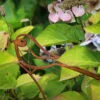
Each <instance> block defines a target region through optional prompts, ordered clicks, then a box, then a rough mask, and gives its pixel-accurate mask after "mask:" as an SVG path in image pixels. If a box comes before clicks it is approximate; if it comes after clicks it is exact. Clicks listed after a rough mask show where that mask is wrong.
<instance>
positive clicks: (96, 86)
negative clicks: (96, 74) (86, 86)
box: [90, 81, 100, 100]
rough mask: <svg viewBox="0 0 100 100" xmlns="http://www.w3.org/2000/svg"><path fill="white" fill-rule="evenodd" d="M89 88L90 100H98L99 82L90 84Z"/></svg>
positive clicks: (99, 99)
mask: <svg viewBox="0 0 100 100" xmlns="http://www.w3.org/2000/svg"><path fill="white" fill-rule="evenodd" d="M90 88H91V99H92V100H100V81H94V82H92V84H91V85H90Z"/></svg>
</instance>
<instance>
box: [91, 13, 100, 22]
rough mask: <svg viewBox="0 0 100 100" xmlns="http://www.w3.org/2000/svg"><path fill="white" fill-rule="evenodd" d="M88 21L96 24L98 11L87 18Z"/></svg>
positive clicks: (99, 19) (99, 14) (98, 15)
mask: <svg viewBox="0 0 100 100" xmlns="http://www.w3.org/2000/svg"><path fill="white" fill-rule="evenodd" d="M89 21H90V22H92V23H93V24H96V23H98V22H99V21H100V12H97V13H96V14H94V15H92V16H91V17H90V18H89Z"/></svg>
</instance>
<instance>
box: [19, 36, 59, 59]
mask: <svg viewBox="0 0 100 100" xmlns="http://www.w3.org/2000/svg"><path fill="white" fill-rule="evenodd" d="M21 36H25V37H28V38H29V39H30V40H31V41H33V42H34V43H35V44H36V45H37V46H38V47H39V48H40V49H41V50H42V51H44V52H45V54H48V55H50V56H52V57H54V58H55V59H57V58H59V56H57V55H53V54H51V53H50V52H48V51H47V50H45V49H44V48H43V47H42V46H41V45H40V44H39V43H38V42H37V41H36V39H35V38H34V37H32V36H30V35H28V34H21V35H19V36H18V37H17V39H18V38H19V37H21Z"/></svg>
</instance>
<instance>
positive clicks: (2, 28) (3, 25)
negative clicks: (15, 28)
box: [0, 18, 8, 33]
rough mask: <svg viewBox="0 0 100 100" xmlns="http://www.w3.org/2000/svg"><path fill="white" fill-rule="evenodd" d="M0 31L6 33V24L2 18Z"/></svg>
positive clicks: (0, 19)
mask: <svg viewBox="0 0 100 100" xmlns="http://www.w3.org/2000/svg"><path fill="white" fill-rule="evenodd" d="M0 31H1V32H6V33H8V26H7V24H6V22H5V21H4V20H3V19H2V18H0Z"/></svg>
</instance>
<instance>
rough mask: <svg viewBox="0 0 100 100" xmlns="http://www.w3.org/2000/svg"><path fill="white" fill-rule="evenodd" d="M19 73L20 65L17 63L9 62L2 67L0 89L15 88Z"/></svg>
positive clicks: (0, 69)
mask: <svg viewBox="0 0 100 100" xmlns="http://www.w3.org/2000/svg"><path fill="white" fill-rule="evenodd" d="M18 74H19V66H18V65H17V64H8V65H3V66H2V67H0V89H12V88H15V87H16V77H17V76H18Z"/></svg>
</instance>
